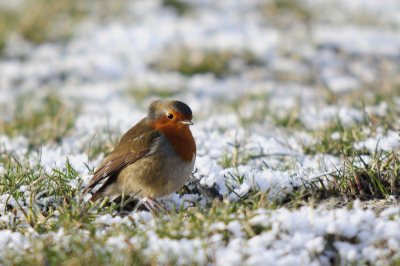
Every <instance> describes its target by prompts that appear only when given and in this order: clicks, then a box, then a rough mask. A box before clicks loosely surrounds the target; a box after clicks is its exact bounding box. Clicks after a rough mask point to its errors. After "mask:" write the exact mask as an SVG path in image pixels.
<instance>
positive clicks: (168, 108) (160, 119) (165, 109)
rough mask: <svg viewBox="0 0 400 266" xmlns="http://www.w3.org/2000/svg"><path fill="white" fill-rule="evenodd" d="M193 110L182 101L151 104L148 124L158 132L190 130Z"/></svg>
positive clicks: (160, 101) (158, 101) (159, 101)
mask: <svg viewBox="0 0 400 266" xmlns="http://www.w3.org/2000/svg"><path fill="white" fill-rule="evenodd" d="M192 118H193V115H192V110H191V109H190V107H189V106H187V104H185V103H183V102H181V101H175V100H171V101H162V100H157V101H154V102H152V103H151V104H150V106H149V110H148V115H147V119H148V123H149V125H150V126H152V127H154V128H155V129H157V130H161V131H163V130H162V129H174V130H178V129H182V128H188V126H189V125H193V123H192Z"/></svg>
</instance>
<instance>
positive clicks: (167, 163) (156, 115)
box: [83, 101, 196, 201]
mask: <svg viewBox="0 0 400 266" xmlns="http://www.w3.org/2000/svg"><path fill="white" fill-rule="evenodd" d="M191 119H192V111H191V110H190V108H189V107H188V106H187V105H186V104H184V103H183V102H180V101H154V102H153V103H152V104H151V105H150V107H149V110H148V115H147V117H145V118H143V119H142V120H141V121H140V122H139V123H137V124H136V125H135V126H133V127H132V128H131V129H130V130H129V131H128V132H126V133H125V134H124V136H123V137H122V138H121V140H120V141H119V143H118V145H117V147H116V148H115V149H114V150H113V151H112V152H111V153H110V154H109V155H108V156H107V157H106V158H105V159H104V162H103V163H102V164H101V165H100V166H99V167H98V168H97V169H96V171H95V173H94V175H93V177H92V179H91V180H90V182H89V185H88V186H87V188H86V189H85V190H84V191H83V193H84V194H85V193H87V192H89V191H91V190H92V189H93V188H94V187H95V186H96V185H97V184H99V182H100V181H102V180H104V179H106V181H105V183H104V184H103V185H102V186H101V188H100V189H99V190H98V191H97V192H96V193H94V195H93V196H92V198H91V201H96V200H97V199H99V198H101V197H106V196H107V197H109V198H111V200H113V199H115V198H117V197H119V196H121V195H122V193H123V191H125V194H126V195H129V194H137V195H138V196H140V197H147V198H150V199H151V201H153V199H152V198H154V197H162V196H165V195H168V194H170V193H172V192H174V191H176V190H178V189H180V188H181V187H182V186H183V185H184V184H185V183H186V181H187V180H188V178H189V176H190V173H191V171H192V170H193V166H194V161H195V158H196V144H195V142H194V139H193V136H192V134H191V132H190V129H189V125H191V124H192V122H191Z"/></svg>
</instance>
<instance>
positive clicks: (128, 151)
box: [83, 118, 160, 194]
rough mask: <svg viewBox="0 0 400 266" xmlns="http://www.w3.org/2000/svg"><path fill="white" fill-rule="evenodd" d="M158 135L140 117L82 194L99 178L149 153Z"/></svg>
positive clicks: (115, 171) (116, 171)
mask: <svg viewBox="0 0 400 266" xmlns="http://www.w3.org/2000/svg"><path fill="white" fill-rule="evenodd" d="M159 136H160V132H159V131H156V130H155V129H154V128H152V127H150V126H149V125H148V124H147V121H146V118H144V119H142V120H141V121H140V122H139V123H137V124H136V125H135V126H133V127H132V128H131V129H130V130H128V132H126V133H125V134H124V135H123V136H122V138H121V139H120V141H119V142H118V145H117V147H115V149H114V150H113V151H112V152H111V153H110V154H109V155H108V156H107V157H106V158H105V159H104V161H103V163H102V164H101V165H100V166H99V167H98V168H97V169H96V171H95V172H94V174H93V177H92V179H91V180H90V182H89V185H88V186H87V188H86V189H85V190H84V191H83V194H86V193H87V192H89V191H90V190H92V189H93V188H94V187H95V186H96V185H97V184H98V183H99V182H100V181H101V180H104V179H106V178H108V177H110V176H111V175H114V174H116V173H118V172H119V171H121V170H122V169H123V168H125V167H126V166H128V165H130V164H132V163H134V162H136V161H137V160H139V159H140V158H142V157H143V156H145V155H146V154H147V153H149V152H150V150H151V146H152V144H153V142H154V141H155V140H156V139H157V138H158V137H159Z"/></svg>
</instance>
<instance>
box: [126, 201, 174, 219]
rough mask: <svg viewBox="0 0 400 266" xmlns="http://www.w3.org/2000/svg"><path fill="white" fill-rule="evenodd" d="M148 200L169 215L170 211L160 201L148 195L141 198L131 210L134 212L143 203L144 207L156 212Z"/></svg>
mask: <svg viewBox="0 0 400 266" xmlns="http://www.w3.org/2000/svg"><path fill="white" fill-rule="evenodd" d="M150 202H152V203H153V204H154V205H156V206H157V207H158V208H160V209H161V210H162V211H163V212H165V214H168V215H170V214H171V213H170V212H169V211H168V210H167V209H165V208H164V207H163V206H162V205H161V204H160V203H158V202H157V201H156V200H155V199H153V198H150V197H145V198H143V199H141V200H140V201H139V202H138V203H137V204H136V206H135V208H134V209H133V212H136V211H137V209H138V208H139V207H140V206H141V205H142V204H145V205H146V207H147V208H148V209H149V210H150V211H151V212H152V213H154V214H158V212H157V211H156V210H155V209H154V208H153V207H152V206H151V204H150Z"/></svg>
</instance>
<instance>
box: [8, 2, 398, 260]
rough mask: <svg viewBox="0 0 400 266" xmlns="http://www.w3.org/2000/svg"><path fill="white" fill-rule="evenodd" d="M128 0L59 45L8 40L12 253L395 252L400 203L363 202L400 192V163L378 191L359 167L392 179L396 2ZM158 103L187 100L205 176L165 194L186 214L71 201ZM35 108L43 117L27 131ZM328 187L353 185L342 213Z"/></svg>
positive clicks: (166, 256) (337, 190) (379, 256)
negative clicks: (324, 201) (330, 202)
mask: <svg viewBox="0 0 400 266" xmlns="http://www.w3.org/2000/svg"><path fill="white" fill-rule="evenodd" d="M18 2H20V5H22V6H23V5H24V4H25V2H24V1H18ZM167 2H168V3H171V2H172V3H175V4H176V3H181V4H183V7H182V8H183V9H184V11H183V13H180V12H178V10H180V9H179V8H177V7H176V6H177V5H175V6H174V5H173V4H169V5H167V4H166V3H167ZM125 5H126V6H125V7H124V12H123V14H124V16H123V18H118V16H117V17H115V18H113V19H107V20H104V21H102V20H101V19H99V18H97V17H96V16H94V15H93V14H92V15H87V16H86V17H85V18H84V19H82V20H81V21H80V22H79V24H78V25H77V26H75V27H74V35H73V37H72V38H71V39H69V40H68V41H66V42H44V43H41V44H38V45H36V44H33V43H31V42H29V41H27V40H26V39H25V38H23V37H22V36H21V35H18V34H16V33H14V34H11V35H10V36H9V37H8V38H7V42H6V45H5V47H4V50H3V55H2V57H1V60H0V114H1V118H0V133H1V135H0V144H1V146H0V153H1V156H2V161H1V162H0V177H2V180H3V181H2V184H0V187H1V189H2V194H1V195H0V213H1V217H0V228H1V229H3V230H1V231H0V247H1V248H0V249H1V250H2V251H1V252H0V262H1V263H4V264H10V263H11V262H12V261H20V262H21V261H26V262H29V261H31V263H33V264H34V262H40V263H46V261H50V262H51V263H55V261H54V259H53V258H48V257H46V256H49V255H43V254H45V252H44V250H47V252H48V250H49V249H51V250H52V252H56V254H63V255H62V256H61V255H59V260H61V261H68V262H71V263H72V262H73V259H76V258H70V257H68V256H72V255H71V254H74V253H73V252H77V253H79V252H80V251H79V250H81V249H82V250H85V251H82V253H84V254H91V255H92V256H100V255H99V254H101V256H100V257H101V258H103V257H104V260H101V259H99V261H100V262H101V263H106V264H110V263H112V264H124V263H126V264H128V261H130V262H132V263H133V262H135V263H139V264H140V263H144V264H182V265H187V264H191V263H197V264H219V265H243V264H245V265H311V264H312V265H329V264H335V263H337V264H352V263H354V264H365V263H366V264H376V265H381V264H395V263H399V261H400V258H398V255H397V254H398V252H399V251H400V218H399V217H400V216H399V211H400V209H399V208H398V207H397V206H396V207H391V208H388V209H386V210H385V211H383V212H374V211H372V210H368V209H364V208H362V207H360V202H359V201H355V202H354V203H353V202H352V201H353V200H354V199H356V198H361V199H365V197H366V196H365V194H368V195H370V197H369V196H368V197H369V199H370V198H374V197H376V198H378V199H379V200H380V202H382V201H384V202H391V203H393V204H394V203H396V202H397V200H398V195H397V194H398V193H397V190H396V186H398V183H397V182H398V181H399V180H398V179H399V177H398V173H397V172H398V169H397V168H396V169H394V170H393V171H392V172H390V173H392V174H393V178H392V179H391V180H392V181H390V182H391V183H390V185H388V186H386V185H385V183H384V181H382V182H380V181H377V182H376V183H373V182H374V181H372V183H373V184H374V186H375V184H378V185H379V184H380V183H382V184H383V185H382V186H383V187H385V186H386V188H381V190H380V191H384V190H385V191H386V192H387V193H384V192H382V195H383V197H382V195H381V196H379V195H378V194H379V193H381V192H379V193H377V190H374V189H373V188H368V185H366V186H365V189H364V187H363V186H364V183H363V181H362V180H361V181H360V180H359V179H360V178H361V176H358V177H357V174H356V173H355V171H353V168H355V167H357V169H364V168H365V165H364V163H365V164H369V165H370V166H369V168H368V169H375V168H376V167H377V168H376V169H378V168H379V169H381V170H382V176H384V175H385V173H387V172H389V170H390V167H391V165H392V164H394V163H393V162H394V161H395V160H398V159H397V158H398V157H397V153H396V151H397V150H398V147H399V135H398V134H397V131H396V122H397V120H396V115H397V113H398V111H399V110H400V109H399V104H400V91H399V89H398V88H399V87H398V86H399V84H400V83H399V82H400V79H399V78H400V76H399V74H398V73H399V70H400V64H399V60H398V58H399V56H400V38H399V36H400V28H399V27H400V19H399V18H400V3H399V2H398V1H382V2H378V1H367V0H365V1H361V0H360V1H351V2H350V3H349V2H348V1H317V0H307V1H303V2H302V4H299V3H298V2H296V1H281V2H280V1H256V0H254V1H201V0H198V1H190V4H189V1H187V2H174V1H166V2H165V3H164V2H162V1H156V0H147V1H127V2H126V3H125ZM0 7H2V8H4V9H7V8H17V9H18V8H20V7H18V5H17V4H16V6H9V5H8V4H7V1H0ZM179 7H181V6H179ZM49 97H50V98H49ZM159 98H166V99H170V98H171V99H179V100H181V101H183V102H185V103H187V104H188V105H189V106H190V107H191V108H192V111H193V113H194V124H195V125H194V126H193V127H191V129H192V132H193V135H194V137H195V141H196V145H197V158H196V164H195V172H194V174H193V177H194V179H196V180H197V181H198V182H195V180H190V181H189V182H188V183H187V185H186V187H185V189H184V191H181V192H180V193H175V194H173V195H171V196H169V197H167V198H165V199H162V203H163V204H164V205H165V206H166V207H167V208H169V209H170V210H172V209H174V208H176V210H177V211H180V210H186V209H188V208H189V209H188V210H187V212H185V211H182V212H181V214H180V215H179V216H178V215H176V214H175V215H172V216H171V217H166V216H162V215H160V216H158V217H155V216H153V215H152V214H151V213H149V212H146V211H139V212H137V213H128V214H126V213H125V214H124V215H122V213H121V212H120V213H119V214H118V212H117V210H116V209H113V208H112V206H111V207H108V210H107V211H106V212H102V211H99V212H97V213H91V214H90V215H89V214H88V216H85V215H84V214H83V213H84V212H89V211H88V210H85V209H80V207H79V206H78V207H77V206H76V205H73V204H72V203H71V202H70V201H71V200H74V199H76V200H78V197H77V195H79V191H80V190H82V188H83V187H85V186H86V185H87V183H88V181H89V179H90V178H91V170H93V168H96V167H97V166H98V165H99V164H100V163H101V161H102V159H104V156H105V155H106V154H107V153H108V152H110V151H111V150H112V147H113V145H115V144H116V141H117V140H118V138H119V137H120V136H121V135H122V134H123V133H124V132H125V131H127V130H128V129H129V128H130V127H131V126H132V125H134V124H135V123H137V122H138V121H139V120H140V119H141V118H143V117H144V116H145V115H146V107H147V106H148V104H149V103H150V102H151V101H152V100H154V99H159ZM49 99H50V100H49ZM53 105H55V106H56V107H54V106H53ZM54 108H55V110H53V109H54ZM49 114H50V115H49ZM51 114H53V115H51ZM47 116H50V117H51V119H48V118H47ZM24 117H33V118H32V119H34V118H37V119H38V120H39V121H40V123H36V124H35V123H32V126H31V127H28V126H26V124H27V123H28V122H29V121H28V120H24ZM42 117H44V118H42ZM41 119H42V120H41ZM71 121H72V122H71ZM29 123H30V122H29ZM380 151H382V153H380ZM358 154H360V156H358ZM388 158H391V159H388ZM393 158H394V159H393ZM17 161H18V163H16V162H17ZM376 162H379V163H378V166H377V163H376ZM18 164H21V165H18ZM380 164H383V165H384V166H382V168H381V166H380ZM397 165H398V164H396V166H397ZM71 167H72V168H73V169H72V170H71ZM384 167H386V168H384ZM368 169H367V170H365V172H367V176H368V175H369V174H370V173H369V172H368ZM384 169H385V172H384V171H383V170H384ZM388 169H389V170H388ZM386 170H387V171H386ZM75 171H76V172H75ZM346 171H347V173H348V174H347V175H346ZM360 171H361V170H360ZM63 173H65V174H64V175H63ZM377 177H378V179H379V178H380V177H381V173H380V172H379V174H377ZM57 178H58V179H57ZM10 179H12V180H16V181H15V182H13V181H10ZM347 179H349V180H350V179H351V180H352V181H349V182H350V183H348V184H349V185H347V183H346V182H347V181H346V180H347ZM61 182H64V183H63V184H64V185H61ZM353 183H354V185H351V184H353ZM10 184H12V185H10ZM38 184H43V185H40V186H38ZM62 186H65V187H63V188H60V187H62ZM199 186H200V187H199ZM369 186H371V184H369ZM33 188H35V189H33ZM38 188H40V189H38ZM368 189H369V190H368ZM64 190H65V191H64ZM367 190H368V191H367ZM378 190H379V189H378ZM320 191H323V192H324V193H322V194H323V196H321V195H322V194H321V193H320ZM327 191H328V192H327ZM350 191H351V192H352V193H350ZM366 191H367V192H368V193H367V192H366ZM67 192H68V193H71V194H68V193H67ZM199 192H201V193H199ZM65 193H67V194H65ZM329 193H332V194H335V195H336V196H337V195H338V194H345V195H346V194H347V196H348V197H349V199H348V200H347V201H346V203H348V206H347V208H344V209H342V208H326V206H325V207H324V206H322V205H321V206H320V207H314V202H315V200H318V199H319V197H326V196H327V195H329ZM363 195H364V196H363ZM347 196H345V197H346V199H347ZM66 197H67V198H68V197H69V198H68V199H69V200H68V202H67V200H63V199H64V198H66ZM214 198H217V199H220V200H223V203H217V202H216V201H213V199H214ZM68 204H72V205H73V207H71V206H72V205H71V206H69V205H68ZM194 205H196V207H195V208H192V207H193V206H194ZM302 205H304V206H303V207H300V206H302ZM58 208H60V209H58ZM75 210H78V212H77V213H80V214H81V215H82V216H80V215H78V214H77V213H75ZM210 210H212V211H210ZM374 210H375V208H374ZM107 212H108V213H107ZM210 212H211V213H210ZM215 213H219V214H218V215H216V214H215ZM213 215H214V216H213ZM29 217H30V218H29ZM71 217H72V218H71ZM82 217H84V218H82ZM35 219H36V220H35ZM32 221H36V222H32ZM48 243H51V244H48ZM46 245H50V246H49V247H48V249H46V248H45V247H47V246H46ZM80 245H83V246H85V245H86V247H84V248H82V247H81V246H80ZM88 246H90V248H88ZM54 250H55V251H54ZM71 250H72V251H71ZM77 250H78V251H77ZM43 252H44V253H43ZM57 252H59V253H57ZM71 252H72V253H71ZM42 253H43V254H42ZM38 254H42V255H38ZM53 254H54V253H53ZM113 254H114V255H113ZM129 254H134V255H129ZM23 256H25V257H24V259H21V257H23ZM130 256H137V258H138V259H136V260H135V259H134V258H132V257H130ZM56 261H57V260H56ZM88 261H89V262H91V263H93V262H94V261H95V260H92V261H91V260H89V259H88V260H87V261H86V262H88ZM84 262H85V259H84V258H82V260H80V261H79V263H82V264H84Z"/></svg>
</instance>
